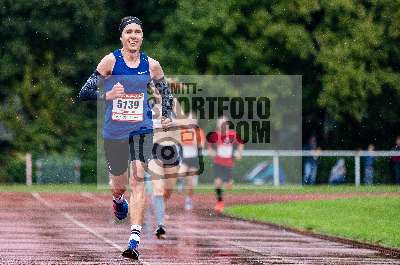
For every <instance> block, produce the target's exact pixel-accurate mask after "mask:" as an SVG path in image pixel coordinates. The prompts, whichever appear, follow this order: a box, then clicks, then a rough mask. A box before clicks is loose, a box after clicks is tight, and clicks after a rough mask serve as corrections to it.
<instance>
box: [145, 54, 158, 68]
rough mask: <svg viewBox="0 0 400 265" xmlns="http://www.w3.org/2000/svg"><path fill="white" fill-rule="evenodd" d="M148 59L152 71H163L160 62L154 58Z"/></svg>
mask: <svg viewBox="0 0 400 265" xmlns="http://www.w3.org/2000/svg"><path fill="white" fill-rule="evenodd" d="M147 57H148V59H149V67H150V70H152V71H154V70H159V69H161V65H160V62H159V61H157V60H156V59H154V58H151V57H150V56H147Z"/></svg>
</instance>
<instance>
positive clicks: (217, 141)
mask: <svg viewBox="0 0 400 265" xmlns="http://www.w3.org/2000/svg"><path fill="white" fill-rule="evenodd" d="M228 123H229V121H228V119H227V118H226V117H224V116H222V117H220V118H219V119H218V120H217V126H216V131H215V132H213V133H211V134H209V135H208V136H207V140H208V143H209V145H208V153H209V154H210V156H211V157H214V160H213V162H214V174H215V193H216V195H217V204H216V205H215V208H214V209H215V211H216V212H218V213H222V212H223V211H224V201H223V186H224V187H225V189H231V188H232V184H233V180H232V168H233V166H234V159H241V157H242V151H243V148H244V145H243V143H242V141H241V140H240V138H239V136H238V135H237V134H236V131H234V130H230V129H229V124H228Z"/></svg>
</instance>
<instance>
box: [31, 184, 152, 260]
mask: <svg viewBox="0 0 400 265" xmlns="http://www.w3.org/2000/svg"><path fill="white" fill-rule="evenodd" d="M31 194H32V196H33V197H34V198H35V199H36V200H38V201H39V202H40V203H42V204H43V205H45V206H46V207H48V208H50V209H53V210H55V211H56V212H58V213H59V214H61V215H62V216H63V217H64V218H66V219H67V220H69V221H70V222H72V223H73V224H75V225H77V226H78V227H80V228H82V229H84V230H86V231H87V232H89V233H90V234H92V235H93V236H95V237H97V238H98V239H100V240H102V241H103V242H105V243H107V244H108V245H110V246H112V247H114V248H115V249H117V250H118V251H121V252H122V251H124V248H123V247H121V246H120V245H118V244H116V243H115V242H113V241H112V240H110V239H108V238H106V237H104V236H103V235H101V234H99V233H97V232H96V231H95V230H93V229H92V228H90V227H89V226H87V225H85V224H84V223H82V222H80V221H78V220H77V219H75V218H74V217H72V216H71V215H70V214H69V213H65V212H64V213H62V212H61V211H60V210H57V209H55V208H54V207H53V205H51V204H50V203H48V202H47V201H46V200H45V199H43V198H42V197H41V196H40V194H39V193H38V192H31ZM85 197H86V196H85ZM87 197H89V196H87ZM136 262H138V263H139V264H143V265H150V263H147V262H145V261H143V260H140V259H139V260H138V261H136Z"/></svg>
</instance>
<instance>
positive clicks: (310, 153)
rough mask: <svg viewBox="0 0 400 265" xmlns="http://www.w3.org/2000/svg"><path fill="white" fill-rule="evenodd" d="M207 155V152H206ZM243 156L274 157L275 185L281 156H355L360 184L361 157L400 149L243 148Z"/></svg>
mask: <svg viewBox="0 0 400 265" xmlns="http://www.w3.org/2000/svg"><path fill="white" fill-rule="evenodd" d="M205 155H207V153H206V152H205ZM242 155H243V156H266V157H272V163H273V168H274V181H273V182H274V186H279V184H280V183H279V157H280V156H301V157H303V156H339V157H341V156H345V157H349V156H350V157H354V162H355V163H354V173H355V185H356V186H360V183H361V174H360V157H361V156H386V157H387V156H400V151H345V150H338V151H336V150H323V151H322V150H318V151H303V150H243V153H242Z"/></svg>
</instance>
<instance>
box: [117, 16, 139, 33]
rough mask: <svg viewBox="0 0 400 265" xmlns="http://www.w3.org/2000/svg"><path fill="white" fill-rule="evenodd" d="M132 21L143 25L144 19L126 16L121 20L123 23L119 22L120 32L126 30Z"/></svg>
mask: <svg viewBox="0 0 400 265" xmlns="http://www.w3.org/2000/svg"><path fill="white" fill-rule="evenodd" d="M131 23H135V24H138V25H139V26H140V27H142V21H140V19H138V18H137V17H131V16H130V17H124V18H123V19H122V20H121V24H119V32H120V33H122V31H123V30H124V28H125V27H126V26H128V25H129V24H131Z"/></svg>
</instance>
